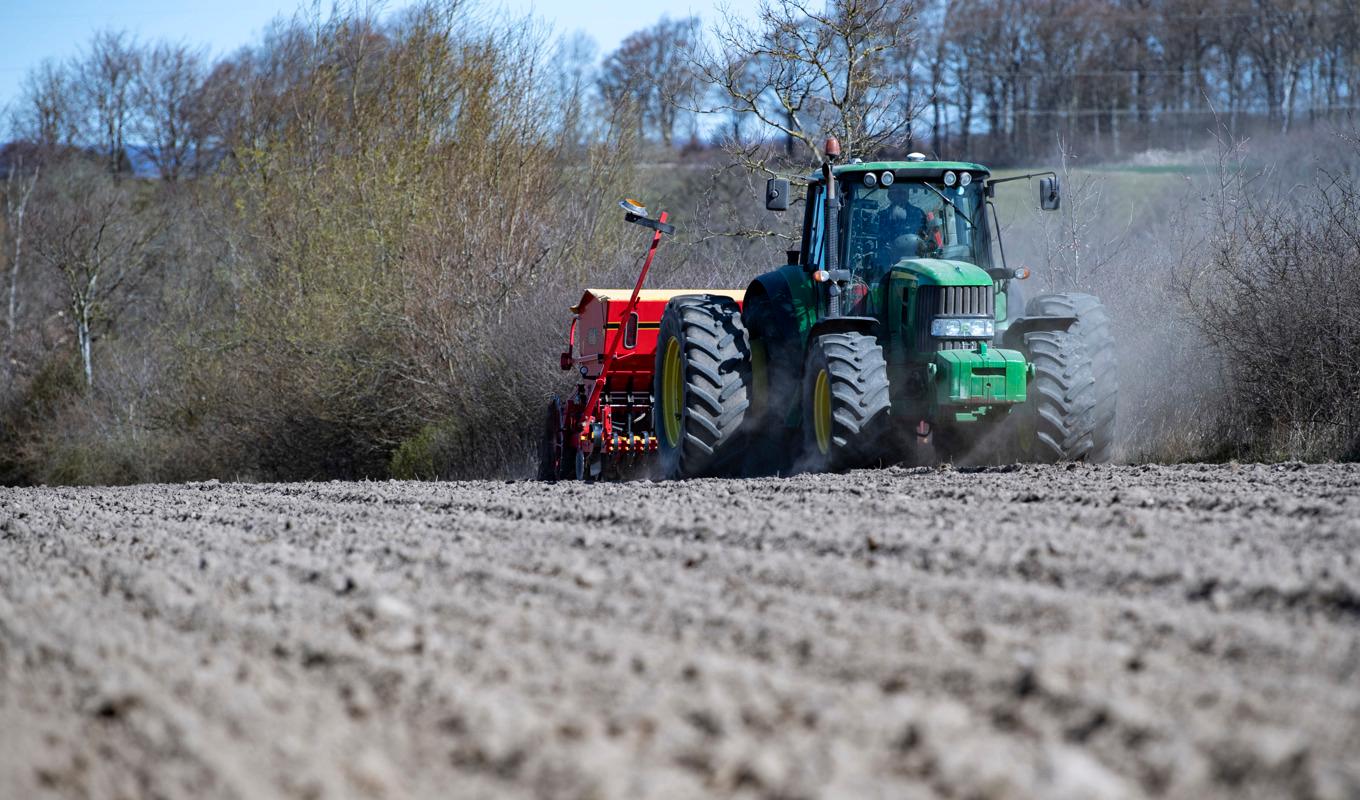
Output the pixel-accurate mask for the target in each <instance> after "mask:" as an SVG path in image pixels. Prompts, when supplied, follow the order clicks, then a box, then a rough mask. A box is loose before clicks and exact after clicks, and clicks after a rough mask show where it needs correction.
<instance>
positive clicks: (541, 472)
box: [538, 397, 575, 481]
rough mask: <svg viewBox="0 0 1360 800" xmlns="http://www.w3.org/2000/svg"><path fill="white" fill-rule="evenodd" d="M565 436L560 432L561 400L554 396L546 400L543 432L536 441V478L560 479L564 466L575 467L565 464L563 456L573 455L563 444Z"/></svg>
mask: <svg viewBox="0 0 1360 800" xmlns="http://www.w3.org/2000/svg"><path fill="white" fill-rule="evenodd" d="M564 440H565V437H564V436H563V432H562V401H561V400H559V399H557V398H556V397H554V398H553V399H552V400H549V401H548V412H547V415H546V419H545V420H544V423H543V434H542V437H541V438H540V439H539V441H538V479H539V480H541V481H556V480H561V479H562V478H563V477H564V475H565V468H566V467H570V468H571V469H575V466H574V465H573V464H567V461H568V460H569V459H568V458H566V457H564V456H574V453H570V452H568V450H567V448H566V446H565V441H564Z"/></svg>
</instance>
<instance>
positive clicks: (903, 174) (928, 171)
mask: <svg viewBox="0 0 1360 800" xmlns="http://www.w3.org/2000/svg"><path fill="white" fill-rule="evenodd" d="M884 170H892V173H893V177H894V178H898V179H908V180H909V179H911V178H940V177H941V176H943V175H944V174H945V173H946V172H949V171H951V170H952V171H954V172H972V173H978V174H977V177H979V178H985V177H987V176H988V175H990V174H991V170H989V169H987V168H986V167H984V166H982V165H981V164H974V163H972V162H971V161H864V162H860V163H855V164H840V165H838V166H836V167H835V168H834V169H833V172H835V174H837V175H853V174H858V173H861V172H883V171H884ZM807 180H808V182H809V183H821V180H822V173H821V172H814V173H812V174H810V175H808V176H807Z"/></svg>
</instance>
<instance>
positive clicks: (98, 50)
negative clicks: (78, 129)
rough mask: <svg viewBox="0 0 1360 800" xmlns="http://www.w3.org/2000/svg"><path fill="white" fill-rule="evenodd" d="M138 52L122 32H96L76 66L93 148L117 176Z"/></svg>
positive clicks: (122, 161)
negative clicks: (94, 139) (92, 124)
mask: <svg viewBox="0 0 1360 800" xmlns="http://www.w3.org/2000/svg"><path fill="white" fill-rule="evenodd" d="M139 62H140V55H139V54H138V52H137V49H136V46H135V44H134V43H133V42H132V40H131V39H130V37H129V36H128V35H127V34H126V33H124V32H122V31H116V32H115V31H104V32H102V33H97V34H95V36H94V39H93V40H92V41H91V42H90V49H89V52H87V53H86V54H85V57H84V58H83V59H81V60H80V62H78V64H77V66H76V82H77V85H76V88H77V89H78V91H79V97H80V99H81V101H82V102H83V103H84V104H85V106H86V108H87V109H88V113H90V114H91V115H92V117H93V119H92V122H93V123H94V130H95V131H96V134H95V136H96V137H97V147H98V149H99V153H100V155H102V156H103V157H104V164H105V167H106V169H108V171H109V173H110V174H112V175H115V176H116V175H117V174H118V173H119V172H120V171H122V170H123V169H125V168H126V167H127V129H128V122H129V119H130V117H131V116H132V97H131V93H132V85H133V81H134V80H135V78H136V75H137V71H138V68H139Z"/></svg>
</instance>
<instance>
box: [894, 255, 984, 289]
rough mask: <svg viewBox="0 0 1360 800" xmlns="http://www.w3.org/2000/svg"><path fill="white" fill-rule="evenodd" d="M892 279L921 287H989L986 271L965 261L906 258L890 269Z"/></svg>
mask: <svg viewBox="0 0 1360 800" xmlns="http://www.w3.org/2000/svg"><path fill="white" fill-rule="evenodd" d="M892 277H896V278H905V279H907V280H911V279H913V278H914V279H915V280H916V282H917V283H918V284H919V285H921V286H991V285H992V276H990V275H988V274H987V270H985V269H983V268H982V267H979V266H977V265H975V264H969V263H968V262H967V261H949V260H947V259H943V258H908V259H903V260H902V261H899V262H898V263H897V265H896V266H894V267H893V268H892Z"/></svg>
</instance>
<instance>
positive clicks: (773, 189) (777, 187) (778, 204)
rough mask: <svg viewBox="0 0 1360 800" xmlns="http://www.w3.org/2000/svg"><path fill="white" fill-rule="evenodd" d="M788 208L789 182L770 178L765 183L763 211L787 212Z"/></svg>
mask: <svg viewBox="0 0 1360 800" xmlns="http://www.w3.org/2000/svg"><path fill="white" fill-rule="evenodd" d="M788 208H789V182H788V181H787V180H785V179H784V178H770V179H769V180H768V181H765V209H766V210H767V211H787V210H788Z"/></svg>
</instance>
